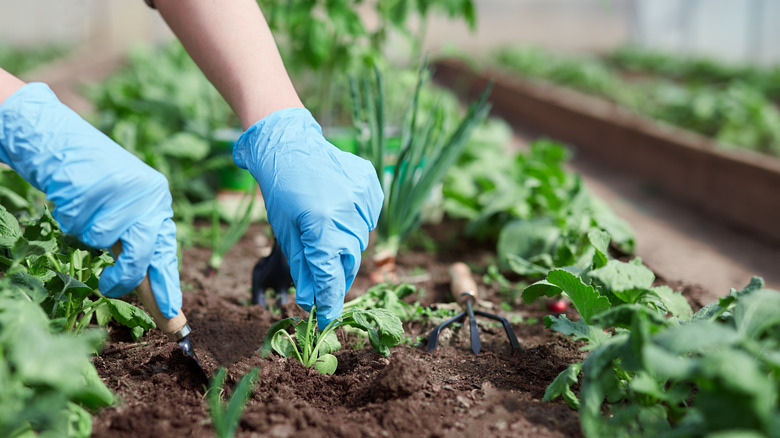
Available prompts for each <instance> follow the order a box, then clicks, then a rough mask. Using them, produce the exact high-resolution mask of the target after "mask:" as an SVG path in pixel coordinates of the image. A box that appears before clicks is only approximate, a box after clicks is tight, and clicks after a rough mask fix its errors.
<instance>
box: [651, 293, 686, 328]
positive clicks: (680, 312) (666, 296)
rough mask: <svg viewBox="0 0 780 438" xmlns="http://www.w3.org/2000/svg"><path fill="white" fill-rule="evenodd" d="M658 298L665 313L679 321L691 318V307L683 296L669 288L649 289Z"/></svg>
mask: <svg viewBox="0 0 780 438" xmlns="http://www.w3.org/2000/svg"><path fill="white" fill-rule="evenodd" d="M650 290H651V291H653V293H655V294H656V295H657V296H658V299H659V300H660V301H661V303H662V304H663V306H664V308H666V311H667V312H669V313H670V314H672V315H674V316H676V317H677V318H678V319H680V320H684V321H685V320H689V319H691V317H692V316H693V310H692V309H691V305H690V304H688V300H686V299H685V297H684V296H683V294H681V293H679V292H675V291H674V290H672V288H670V287H669V286H655V287H653V288H651V289H650Z"/></svg>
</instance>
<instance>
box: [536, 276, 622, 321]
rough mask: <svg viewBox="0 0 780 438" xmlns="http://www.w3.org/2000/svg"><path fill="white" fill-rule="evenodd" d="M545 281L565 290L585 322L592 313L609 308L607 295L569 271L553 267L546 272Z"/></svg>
mask: <svg viewBox="0 0 780 438" xmlns="http://www.w3.org/2000/svg"><path fill="white" fill-rule="evenodd" d="M547 281H549V282H550V283H552V284H554V285H556V286H558V287H560V288H561V289H563V290H564V292H566V294H567V295H568V296H569V298H570V299H571V301H572V304H574V307H575V308H576V309H577V312H579V314H580V316H581V317H582V318H584V319H585V322H589V321H590V319H591V318H592V317H593V315H596V314H599V313H601V312H603V311H604V310H607V309H609V306H610V305H609V300H608V299H607V297H604V296H601V295H600V294H599V293H598V292H597V291H596V290H595V289H593V287H592V286H588V285H586V284H585V283H583V282H582V280H581V279H580V278H579V277H577V276H576V275H574V274H572V273H571V272H568V271H564V270H562V269H554V270H552V271H550V273H549V274H547Z"/></svg>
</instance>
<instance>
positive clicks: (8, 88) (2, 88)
mask: <svg viewBox="0 0 780 438" xmlns="http://www.w3.org/2000/svg"><path fill="white" fill-rule="evenodd" d="M23 86H24V82H23V81H22V80H21V79H19V78H17V77H16V76H14V75H12V74H11V73H8V72H7V71H5V70H3V69H2V68H0V104H2V103H3V102H5V100H6V99H8V97H9V96H10V95H12V94H14V93H15V92H16V90H18V89H20V88H22V87H23Z"/></svg>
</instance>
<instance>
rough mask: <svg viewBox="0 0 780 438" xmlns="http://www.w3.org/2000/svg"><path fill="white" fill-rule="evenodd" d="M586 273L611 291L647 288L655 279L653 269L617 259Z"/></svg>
mask: <svg viewBox="0 0 780 438" xmlns="http://www.w3.org/2000/svg"><path fill="white" fill-rule="evenodd" d="M588 275H589V276H590V278H595V279H597V280H599V281H600V282H601V283H602V284H603V285H604V286H605V287H606V288H607V289H608V290H610V291H612V292H613V293H614V292H621V291H627V290H631V289H648V288H650V287H651V286H652V285H653V281H654V280H655V275H654V274H653V271H651V270H649V269H647V267H645V266H637V265H634V264H631V263H625V262H621V261H619V260H610V261H609V262H607V264H606V266H604V267H603V268H599V269H594V270H593V271H591V272H590V273H589V274H588Z"/></svg>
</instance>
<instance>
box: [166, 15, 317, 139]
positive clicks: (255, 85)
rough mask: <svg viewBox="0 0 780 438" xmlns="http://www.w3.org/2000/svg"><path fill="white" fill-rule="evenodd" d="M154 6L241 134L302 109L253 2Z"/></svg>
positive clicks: (269, 32)
mask: <svg viewBox="0 0 780 438" xmlns="http://www.w3.org/2000/svg"><path fill="white" fill-rule="evenodd" d="M155 6H156V7H157V9H158V10H159V11H160V14H161V15H162V17H163V18H164V19H165V21H166V22H167V23H168V25H169V26H170V27H171V29H172V30H173V32H174V33H175V34H176V36H177V37H178V38H179V40H180V41H181V42H182V44H183V45H184V47H185V48H186V49H187V52H188V53H189V54H190V56H192V58H193V59H194V60H195V62H196V63H197V64H198V66H199V67H200V69H201V70H203V72H204V74H205V75H206V77H208V79H209V80H210V81H211V83H212V84H214V86H215V87H217V90H219V92H220V94H222V96H223V97H224V98H225V100H227V102H228V104H230V106H231V107H232V108H233V111H235V112H236V114H237V115H238V117H239V119H240V120H241V124H242V125H243V127H244V129H246V128H248V127H249V126H251V125H252V124H253V123H255V122H256V121H258V120H260V119H261V118H263V117H265V116H267V115H269V114H271V113H272V112H274V111H276V110H280V109H284V108H292V107H301V106H303V105H302V103H301V101H300V99H299V98H298V94H297V93H296V92H295V89H294V88H293V85H292V82H291V81H290V78H289V76H288V75H287V71H286V70H285V68H284V64H283V63H282V59H281V56H280V55H279V51H278V49H277V48H276V43H275V42H274V39H273V36H272V35H271V31H270V30H269V29H268V24H267V23H266V21H265V17H263V14H262V12H260V8H259V7H258V6H257V3H256V2H255V1H254V0H197V1H183V0H155Z"/></svg>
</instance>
